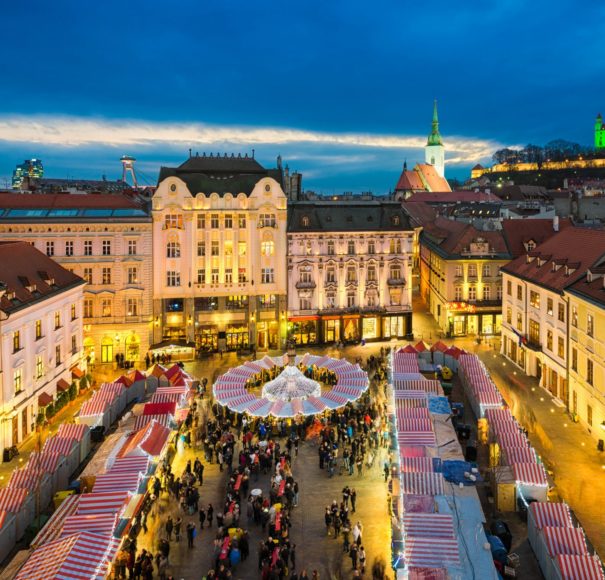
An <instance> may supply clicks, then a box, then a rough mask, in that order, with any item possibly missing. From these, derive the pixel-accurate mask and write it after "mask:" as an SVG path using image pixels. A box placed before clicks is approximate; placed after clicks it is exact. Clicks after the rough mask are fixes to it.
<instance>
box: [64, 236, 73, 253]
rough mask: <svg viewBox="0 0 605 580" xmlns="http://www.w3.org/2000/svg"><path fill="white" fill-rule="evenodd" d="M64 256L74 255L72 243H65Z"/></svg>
mask: <svg viewBox="0 0 605 580" xmlns="http://www.w3.org/2000/svg"><path fill="white" fill-rule="evenodd" d="M65 255H66V256H73V255H74V243H73V242H72V241H71V240H69V241H67V242H65Z"/></svg>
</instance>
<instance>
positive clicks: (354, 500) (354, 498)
mask: <svg viewBox="0 0 605 580" xmlns="http://www.w3.org/2000/svg"><path fill="white" fill-rule="evenodd" d="M349 500H350V501H351V513H352V514H354V513H355V504H356V503H357V492H356V491H355V488H352V489H351V492H350V495H349Z"/></svg>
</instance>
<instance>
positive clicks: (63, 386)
mask: <svg viewBox="0 0 605 580" xmlns="http://www.w3.org/2000/svg"><path fill="white" fill-rule="evenodd" d="M68 390H69V383H68V382H67V381H66V380H65V379H59V380H58V381H57V391H68Z"/></svg>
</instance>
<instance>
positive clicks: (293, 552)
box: [290, 544, 296, 570]
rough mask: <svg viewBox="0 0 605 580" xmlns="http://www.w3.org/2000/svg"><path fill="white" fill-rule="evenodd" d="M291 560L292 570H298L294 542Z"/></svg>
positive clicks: (291, 549)
mask: <svg viewBox="0 0 605 580" xmlns="http://www.w3.org/2000/svg"><path fill="white" fill-rule="evenodd" d="M290 562H292V570H296V544H292V547H291V548H290Z"/></svg>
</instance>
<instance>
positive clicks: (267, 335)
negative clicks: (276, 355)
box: [256, 320, 279, 350]
mask: <svg viewBox="0 0 605 580" xmlns="http://www.w3.org/2000/svg"><path fill="white" fill-rule="evenodd" d="M256 347H257V349H258V350H269V349H277V348H279V323H278V322H277V320H270V321H269V320H264V321H260V322H258V323H257V325H256Z"/></svg>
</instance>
